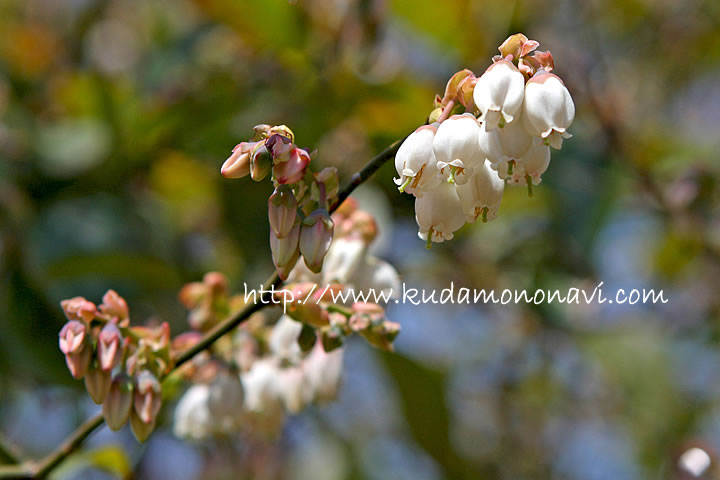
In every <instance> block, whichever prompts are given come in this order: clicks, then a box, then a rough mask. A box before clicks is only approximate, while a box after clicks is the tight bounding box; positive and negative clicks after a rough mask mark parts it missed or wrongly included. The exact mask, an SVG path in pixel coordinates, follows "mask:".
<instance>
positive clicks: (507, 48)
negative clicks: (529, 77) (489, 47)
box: [498, 33, 540, 61]
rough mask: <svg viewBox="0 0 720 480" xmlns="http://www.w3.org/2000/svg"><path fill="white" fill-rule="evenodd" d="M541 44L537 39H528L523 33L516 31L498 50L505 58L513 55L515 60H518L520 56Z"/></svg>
mask: <svg viewBox="0 0 720 480" xmlns="http://www.w3.org/2000/svg"><path fill="white" fill-rule="evenodd" d="M539 46H540V44H539V43H538V42H536V41H535V40H528V38H527V37H526V36H525V35H523V34H522V33H516V34H515V35H510V36H509V37H508V38H507V39H506V40H505V41H504V42H503V43H502V45H500V46H499V47H498V50H499V51H500V55H501V56H502V57H503V58H505V57H507V56H508V55H512V56H513V60H515V61H517V60H518V59H519V58H520V57H524V56H525V55H528V54H530V52H532V51H533V50H535V49H536V48H537V47H539Z"/></svg>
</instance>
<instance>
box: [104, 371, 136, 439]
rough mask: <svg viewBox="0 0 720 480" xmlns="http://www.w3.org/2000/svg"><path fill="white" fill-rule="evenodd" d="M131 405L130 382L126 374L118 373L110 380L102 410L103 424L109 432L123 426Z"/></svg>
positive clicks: (131, 385) (131, 386)
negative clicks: (106, 425) (108, 428)
mask: <svg viewBox="0 0 720 480" xmlns="http://www.w3.org/2000/svg"><path fill="white" fill-rule="evenodd" d="M132 404H133V384H132V380H131V379H130V377H128V376H127V375H126V374H124V373H120V374H118V375H116V376H115V378H114V379H113V380H112V383H111V384H110V391H109V392H108V395H107V397H106V398H105V402H104V403H103V409H102V411H103V417H105V423H107V424H108V427H110V429H111V430H114V431H117V430H120V429H121V428H122V427H123V425H125V422H127V420H128V417H129V416H130V409H131V407H132Z"/></svg>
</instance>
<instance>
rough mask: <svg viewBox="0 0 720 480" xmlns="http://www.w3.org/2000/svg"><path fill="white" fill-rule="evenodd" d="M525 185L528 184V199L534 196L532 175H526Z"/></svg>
mask: <svg viewBox="0 0 720 480" xmlns="http://www.w3.org/2000/svg"><path fill="white" fill-rule="evenodd" d="M525 183H527V190H528V197H532V196H533V184H532V179H531V178H530V175H527V174H526V175H525Z"/></svg>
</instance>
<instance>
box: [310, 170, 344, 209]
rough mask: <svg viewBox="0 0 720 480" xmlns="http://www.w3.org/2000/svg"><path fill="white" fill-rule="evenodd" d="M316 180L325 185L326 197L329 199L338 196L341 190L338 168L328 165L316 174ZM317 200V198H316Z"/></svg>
mask: <svg viewBox="0 0 720 480" xmlns="http://www.w3.org/2000/svg"><path fill="white" fill-rule="evenodd" d="M314 176H315V181H316V182H318V183H320V184H322V185H323V186H324V187H325V197H326V198H327V199H328V200H329V199H331V198H334V197H336V196H337V194H338V191H339V190H340V179H339V178H338V174H337V168H335V167H327V168H323V169H322V170H320V171H319V172H318V173H316V174H314ZM316 201H317V200H316Z"/></svg>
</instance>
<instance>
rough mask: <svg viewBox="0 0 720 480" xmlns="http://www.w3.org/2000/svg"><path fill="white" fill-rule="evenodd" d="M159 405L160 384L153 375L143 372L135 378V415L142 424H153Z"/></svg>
mask: <svg viewBox="0 0 720 480" xmlns="http://www.w3.org/2000/svg"><path fill="white" fill-rule="evenodd" d="M161 403H162V387H161V386H160V382H158V380H157V378H155V375H153V374H152V373H150V372H149V371H147V370H143V371H142V372H140V373H139V374H138V376H137V377H136V378H135V396H134V406H135V413H136V414H137V416H138V417H139V419H140V420H142V422H143V423H146V424H150V423H153V424H154V423H155V419H156V418H157V414H158V412H159V411H160V405H161ZM138 440H139V439H138ZM140 441H143V440H140Z"/></svg>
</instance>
